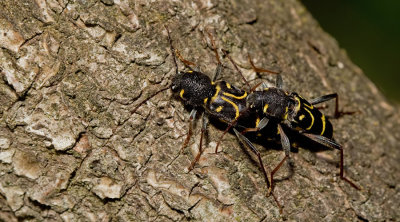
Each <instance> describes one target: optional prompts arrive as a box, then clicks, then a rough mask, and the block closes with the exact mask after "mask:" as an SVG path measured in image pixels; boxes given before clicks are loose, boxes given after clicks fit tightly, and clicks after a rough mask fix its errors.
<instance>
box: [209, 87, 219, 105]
mask: <svg viewBox="0 0 400 222" xmlns="http://www.w3.org/2000/svg"><path fill="white" fill-rule="evenodd" d="M215 88H216V89H217V91H215V94H214V96H213V97H211V103H213V102H214V101H215V100H216V99H217V97H218V94H219V91H221V87H220V86H219V85H217V86H216V87H215Z"/></svg>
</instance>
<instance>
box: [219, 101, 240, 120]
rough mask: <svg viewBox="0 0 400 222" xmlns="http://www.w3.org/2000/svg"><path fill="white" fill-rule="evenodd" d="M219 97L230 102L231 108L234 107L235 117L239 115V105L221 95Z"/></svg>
mask: <svg viewBox="0 0 400 222" xmlns="http://www.w3.org/2000/svg"><path fill="white" fill-rule="evenodd" d="M221 99H223V100H224V101H226V102H228V103H230V104H231V105H232V106H233V108H235V110H236V113H235V119H237V118H238V117H239V107H238V106H237V105H236V104H235V103H234V102H232V101H230V100H229V99H228V98H226V97H223V96H221Z"/></svg>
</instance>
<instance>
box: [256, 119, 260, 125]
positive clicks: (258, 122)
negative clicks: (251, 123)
mask: <svg viewBox="0 0 400 222" xmlns="http://www.w3.org/2000/svg"><path fill="white" fill-rule="evenodd" d="M258 124H260V117H257V119H256V127H258Z"/></svg>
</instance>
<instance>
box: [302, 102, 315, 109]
mask: <svg viewBox="0 0 400 222" xmlns="http://www.w3.org/2000/svg"><path fill="white" fill-rule="evenodd" d="M303 104H304V106H307V107H308V108H310V109H314V106H313V105H311V106H309V105H308V104H307V103H303Z"/></svg>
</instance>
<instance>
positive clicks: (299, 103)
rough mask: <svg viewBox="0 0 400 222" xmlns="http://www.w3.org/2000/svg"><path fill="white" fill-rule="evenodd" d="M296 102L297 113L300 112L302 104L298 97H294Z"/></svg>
mask: <svg viewBox="0 0 400 222" xmlns="http://www.w3.org/2000/svg"><path fill="white" fill-rule="evenodd" d="M294 99H295V100H297V106H296V108H295V111H296V113H297V112H298V111H299V110H300V106H301V102H300V99H299V98H298V97H294Z"/></svg>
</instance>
